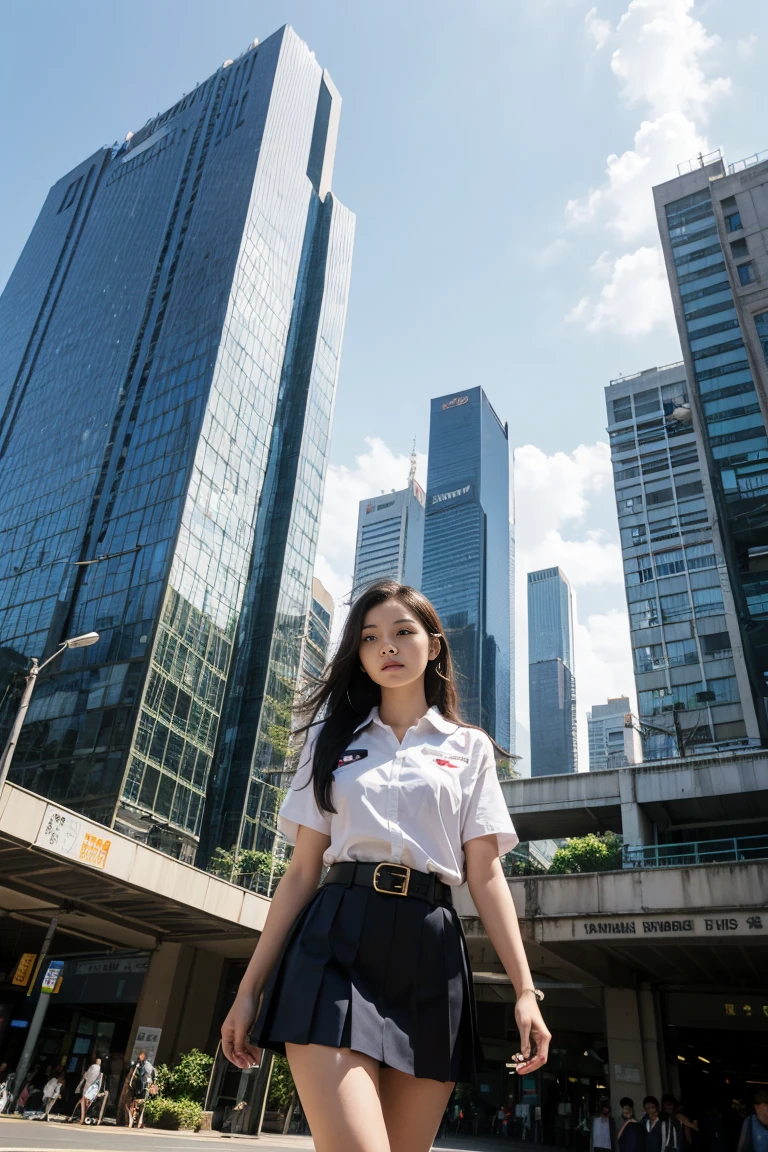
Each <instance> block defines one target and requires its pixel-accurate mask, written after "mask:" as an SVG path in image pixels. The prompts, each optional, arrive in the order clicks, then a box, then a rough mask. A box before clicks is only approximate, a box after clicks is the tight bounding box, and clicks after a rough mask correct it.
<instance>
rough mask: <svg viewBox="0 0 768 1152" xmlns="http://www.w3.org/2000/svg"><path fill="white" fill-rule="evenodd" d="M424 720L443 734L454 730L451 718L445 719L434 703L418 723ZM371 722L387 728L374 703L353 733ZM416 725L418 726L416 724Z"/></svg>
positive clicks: (454, 725) (454, 726)
mask: <svg viewBox="0 0 768 1152" xmlns="http://www.w3.org/2000/svg"><path fill="white" fill-rule="evenodd" d="M424 720H427V721H428V722H429V723H430V724H431V725H432V727H433V728H436V729H437V731H438V732H442V733H443V735H448V734H449V733H451V732H455V731H456V727H457V726H456V724H454V723H453V722H452V721H451V720H446V718H445V716H443V715H442V713H441V712H440V710H439V708H436V707H435V705H434V704H433V705H432V707H431V708H430V709H429V710H428V711H427V712H426V713H425V714H424V715H423V716H422V718H421V720H419V724H421V723H422V722H423V721H424ZM371 723H373V724H378V725H379V727H380V728H387V725H386V724H385V723H384V721H383V720H381V719H379V709H378V706H377V705H374V707H373V708H371V710H370V712H369V713H368V715H367V716H366V718H365V720H362V721H361V722H360V723H359V724H358V726H357V728H355V731H354V733H353V734H354V735H357V733H358V732H361V731H362V729H363V728H367V727H368V725H369V724H371ZM416 727H418V724H417V725H416Z"/></svg>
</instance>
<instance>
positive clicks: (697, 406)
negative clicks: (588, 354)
mask: <svg viewBox="0 0 768 1152" xmlns="http://www.w3.org/2000/svg"><path fill="white" fill-rule="evenodd" d="M688 167H691V166H688ZM654 196H655V200H656V211H657V217H658V222H659V230H660V232H661V241H662V247H663V249H664V258H665V261H666V265H667V274H668V276H669V283H670V287H671V289H672V299H673V303H674V309H675V318H676V321H677V328H678V332H679V334H680V341H681V344H682V348H683V359H684V362H685V368H686V373H687V376H688V382H689V391H690V401H691V412H692V421H693V428H694V432H695V435H696V444H697V447H698V452H699V458H700V460H701V465H702V482H703V486H704V497H705V500H706V503H707V510H708V513H709V516H710V518H711V520H712V523H713V538H714V543H715V550H716V552H717V554H718V559H720V558H722V564H721V566H720V568H719V573H720V583H721V586H722V590H723V599H724V604H725V609H726V617H727V628H728V631H729V634H730V637H731V646H732V652H733V662H734V667H735V676H736V680H737V682H738V689H739V692H738V694H739V697H740V700H741V706H742V710H743V723H744V727H745V731H746V734H747V736H749V737H751V738H758V737H759V738H760V739H761V740H762V742H763V743H767V742H768V711H767V706H768V360H767V359H766V357H768V158H766V157H765V154H764V156H763V159H762V161H761V160H760V158H759V157H757V156H755V157H752V158H750V159H748V160H746V161H740V162H739V163H737V164H731V165H729V166H728V168H727V169H726V167H725V165H724V163H723V161H722V159H720V157H719V155H718V156H717V157H716V158H715V159H714V160H713V161H712V162H711V163H703V160H702V161H701V166H696V167H692V170H691V171H687V172H685V173H684V174H683V175H680V176H678V177H677V178H676V179H674V180H670V181H669V182H668V183H666V184H662V185H660V186H659V187H658V188H655V189H654Z"/></svg>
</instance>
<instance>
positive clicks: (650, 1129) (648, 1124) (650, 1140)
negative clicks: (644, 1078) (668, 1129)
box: [642, 1096, 661, 1152]
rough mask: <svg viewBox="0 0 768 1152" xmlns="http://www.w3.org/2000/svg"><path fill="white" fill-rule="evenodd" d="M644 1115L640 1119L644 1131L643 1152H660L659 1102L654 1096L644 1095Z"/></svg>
mask: <svg viewBox="0 0 768 1152" xmlns="http://www.w3.org/2000/svg"><path fill="white" fill-rule="evenodd" d="M643 1111H644V1113H645V1116H644V1118H643V1120H642V1127H643V1132H644V1133H645V1152H661V1113H660V1110H659V1102H658V1100H657V1099H656V1097H655V1096H646V1097H645V1099H644V1100H643Z"/></svg>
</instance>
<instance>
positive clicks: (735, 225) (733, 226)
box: [725, 212, 741, 232]
mask: <svg viewBox="0 0 768 1152" xmlns="http://www.w3.org/2000/svg"><path fill="white" fill-rule="evenodd" d="M725 226H726V228H727V229H728V231H729V232H738V231H739V229H740V228H741V216H740V215H739V213H738V212H732V213H731V214H730V216H726V218H725Z"/></svg>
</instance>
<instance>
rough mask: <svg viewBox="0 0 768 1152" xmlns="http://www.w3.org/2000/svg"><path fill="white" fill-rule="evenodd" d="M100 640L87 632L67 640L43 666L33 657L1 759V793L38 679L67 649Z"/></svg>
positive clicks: (92, 633)
mask: <svg viewBox="0 0 768 1152" xmlns="http://www.w3.org/2000/svg"><path fill="white" fill-rule="evenodd" d="M98 639H99V634H98V632H86V633H84V634H83V635H82V636H72V637H71V638H70V639H69V640H65V641H64V642H63V643H62V644H61V646H60V647H59V648H57V650H56V651H55V652H54V654H53V656H49V657H48V659H47V660H44V661H43V662H42V664H40V663H39V662H38V661H37V660H36V659H35V658H34V657H33V659H32V667H31V668H30V669H29V672H28V673H27V683H26V685H25V687H24V692H23V693H22V697H21V703H20V704H19V709H18V711H17V713H16V719H15V720H14V721H13V727H12V728H11V732H10V735H9V737H8V740H7V742H6V745H5V748H4V750H3V755H2V759H0V793H2V791H3V786H4V784H5V780H6V777H7V776H8V769H9V768H10V766H11V760H12V759H13V754H14V752H15V751H16V745H17V743H18V740H19V733H20V732H21V726H22V724H23V723H24V720H25V718H26V715H27V711H28V709H29V702H30V700H31V699H32V693H33V692H34V690H35V684H36V683H37V678H38V676H39V675H40V673H41V672H42V670H43V668H46V667H47V666H48V665H49V664H50V663H51V661H52V660H55V659H56V657H57V656H61V654H62V652H65V651H66V649H67V648H88V647H90V645H91V644H95V643H96V642H97V641H98Z"/></svg>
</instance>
